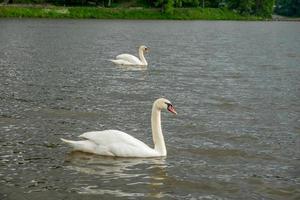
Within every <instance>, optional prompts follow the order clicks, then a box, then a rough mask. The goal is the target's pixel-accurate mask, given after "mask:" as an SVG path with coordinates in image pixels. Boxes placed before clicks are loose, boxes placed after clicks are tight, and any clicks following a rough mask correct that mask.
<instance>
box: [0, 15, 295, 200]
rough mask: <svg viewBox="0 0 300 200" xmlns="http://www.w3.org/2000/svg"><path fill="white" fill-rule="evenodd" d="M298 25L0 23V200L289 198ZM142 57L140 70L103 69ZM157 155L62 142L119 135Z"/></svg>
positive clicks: (292, 171) (292, 194) (292, 182)
mask: <svg viewBox="0 0 300 200" xmlns="http://www.w3.org/2000/svg"><path fill="white" fill-rule="evenodd" d="M299 35H300V24H299V23H297V22H238V21H237V22H234V21H117V20H115V21H109V20H46V19H34V20H33V19H0V102H1V104H0V136H1V137H0V148H1V149H0V150H1V151H0V199H1V200H3V199H5V200H6V199H9V200H15V199H34V200H40V199H45V200H46V199H72V200H73V199H120V198H121V199H192V200H196V199H218V200H225V199H295V200H296V199H300V119H299V112H300V37H299ZM141 44H145V45H147V46H148V47H150V52H149V53H148V54H147V55H146V59H147V60H148V62H149V66H148V67H147V68H126V67H120V66H116V65H114V64H112V63H111V62H109V61H108V59H112V58H114V57H115V56H116V55H118V54H120V53H125V52H126V53H132V54H137V47H138V46H139V45H141ZM159 97H166V98H168V99H169V100H171V101H172V103H173V104H174V106H175V108H176V110H177V112H178V115H177V116H173V115H171V114H169V113H166V112H164V113H163V114H162V121H163V122H162V126H163V133H164V136H165V140H166V145H167V150H168V156H167V157H166V158H151V159H125V158H123V159H120V158H109V157H102V156H96V155H90V154H84V153H79V152H71V149H70V148H69V147H68V146H67V145H65V144H63V143H62V142H61V141H60V138H62V137H63V138H66V139H77V136H78V135H80V134H81V133H83V132H87V131H92V130H105V129H117V130H122V131H124V132H126V133H129V134H131V135H133V136H134V137H136V138H138V139H140V140H142V141H144V142H145V143H147V144H149V145H150V146H152V136H151V128H150V127H151V125H150V114H151V107H152V103H153V101H154V100H155V99H156V98H159Z"/></svg>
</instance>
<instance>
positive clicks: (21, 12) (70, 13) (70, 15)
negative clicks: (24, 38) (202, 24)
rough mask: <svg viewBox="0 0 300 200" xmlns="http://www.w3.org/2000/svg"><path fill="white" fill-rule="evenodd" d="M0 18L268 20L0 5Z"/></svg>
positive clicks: (218, 12) (196, 12)
mask: <svg viewBox="0 0 300 200" xmlns="http://www.w3.org/2000/svg"><path fill="white" fill-rule="evenodd" d="M0 18H54V19H63V18H64V19H129V20H130V19H131V20H237V21H240V20H243V21H262V20H270V19H265V18H262V17H258V16H251V15H248V16H243V15H240V14H238V13H236V12H233V11H230V10H228V9H224V8H204V9H202V8H175V9H174V13H173V14H166V13H161V11H160V9H157V8H143V7H131V8H103V7H71V6H54V5H51V4H46V5H44V4H29V5H27V4H25V5H24V4H11V5H6V4H2V5H1V4H0Z"/></svg>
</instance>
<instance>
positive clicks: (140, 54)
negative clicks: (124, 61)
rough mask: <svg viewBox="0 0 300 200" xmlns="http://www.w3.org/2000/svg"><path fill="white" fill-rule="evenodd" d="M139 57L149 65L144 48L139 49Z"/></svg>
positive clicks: (144, 63)
mask: <svg viewBox="0 0 300 200" xmlns="http://www.w3.org/2000/svg"><path fill="white" fill-rule="evenodd" d="M139 57H140V60H141V62H142V63H143V65H148V63H147V61H146V59H145V57H144V51H143V50H142V49H139Z"/></svg>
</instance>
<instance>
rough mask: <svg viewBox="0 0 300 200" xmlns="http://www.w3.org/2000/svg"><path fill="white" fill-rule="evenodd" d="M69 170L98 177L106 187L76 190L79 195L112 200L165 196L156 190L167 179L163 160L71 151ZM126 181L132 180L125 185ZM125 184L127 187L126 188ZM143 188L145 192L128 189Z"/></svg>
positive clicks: (87, 187)
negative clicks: (97, 195) (91, 195)
mask: <svg viewBox="0 0 300 200" xmlns="http://www.w3.org/2000/svg"><path fill="white" fill-rule="evenodd" d="M65 166H66V168H67V169H68V170H72V171H75V172H76V173H79V174H87V175H89V176H91V175H92V176H93V177H101V182H103V183H105V184H106V185H99V184H97V182H94V183H95V185H88V186H84V187H80V188H76V189H75V190H77V192H78V193H79V194H107V195H112V196H115V197H142V196H147V197H156V198H160V197H163V196H165V195H166V194H164V193H163V192H162V191H161V190H160V189H159V187H160V186H162V185H164V184H165V183H164V182H165V181H166V179H167V178H168V177H167V171H166V168H167V165H166V161H165V158H118V157H107V156H100V155H94V154H89V153H84V152H79V151H72V152H70V153H69V154H67V156H66V158H65ZM128 180H131V181H130V182H128ZM133 180H135V181H133ZM114 182H119V183H123V184H124V186H123V187H122V188H121V187H116V189H111V187H110V186H109V184H114ZM125 185H126V186H125ZM141 185H143V186H144V187H146V188H148V191H147V193H140V192H134V191H133V190H131V191H123V190H124V189H125V190H126V189H127V190H128V189H130V188H135V187H140V186H141ZM107 186H109V187H107Z"/></svg>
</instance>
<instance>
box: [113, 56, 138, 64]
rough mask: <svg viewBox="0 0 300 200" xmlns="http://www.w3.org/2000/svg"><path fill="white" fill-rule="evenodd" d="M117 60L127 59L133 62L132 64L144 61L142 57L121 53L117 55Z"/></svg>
mask: <svg viewBox="0 0 300 200" xmlns="http://www.w3.org/2000/svg"><path fill="white" fill-rule="evenodd" d="M116 58H117V60H125V61H127V62H129V63H131V64H132V65H142V64H143V63H142V62H141V61H140V59H138V58H137V57H135V56H133V55H130V54H126V53H125V54H120V55H118V56H117V57H116Z"/></svg>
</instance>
